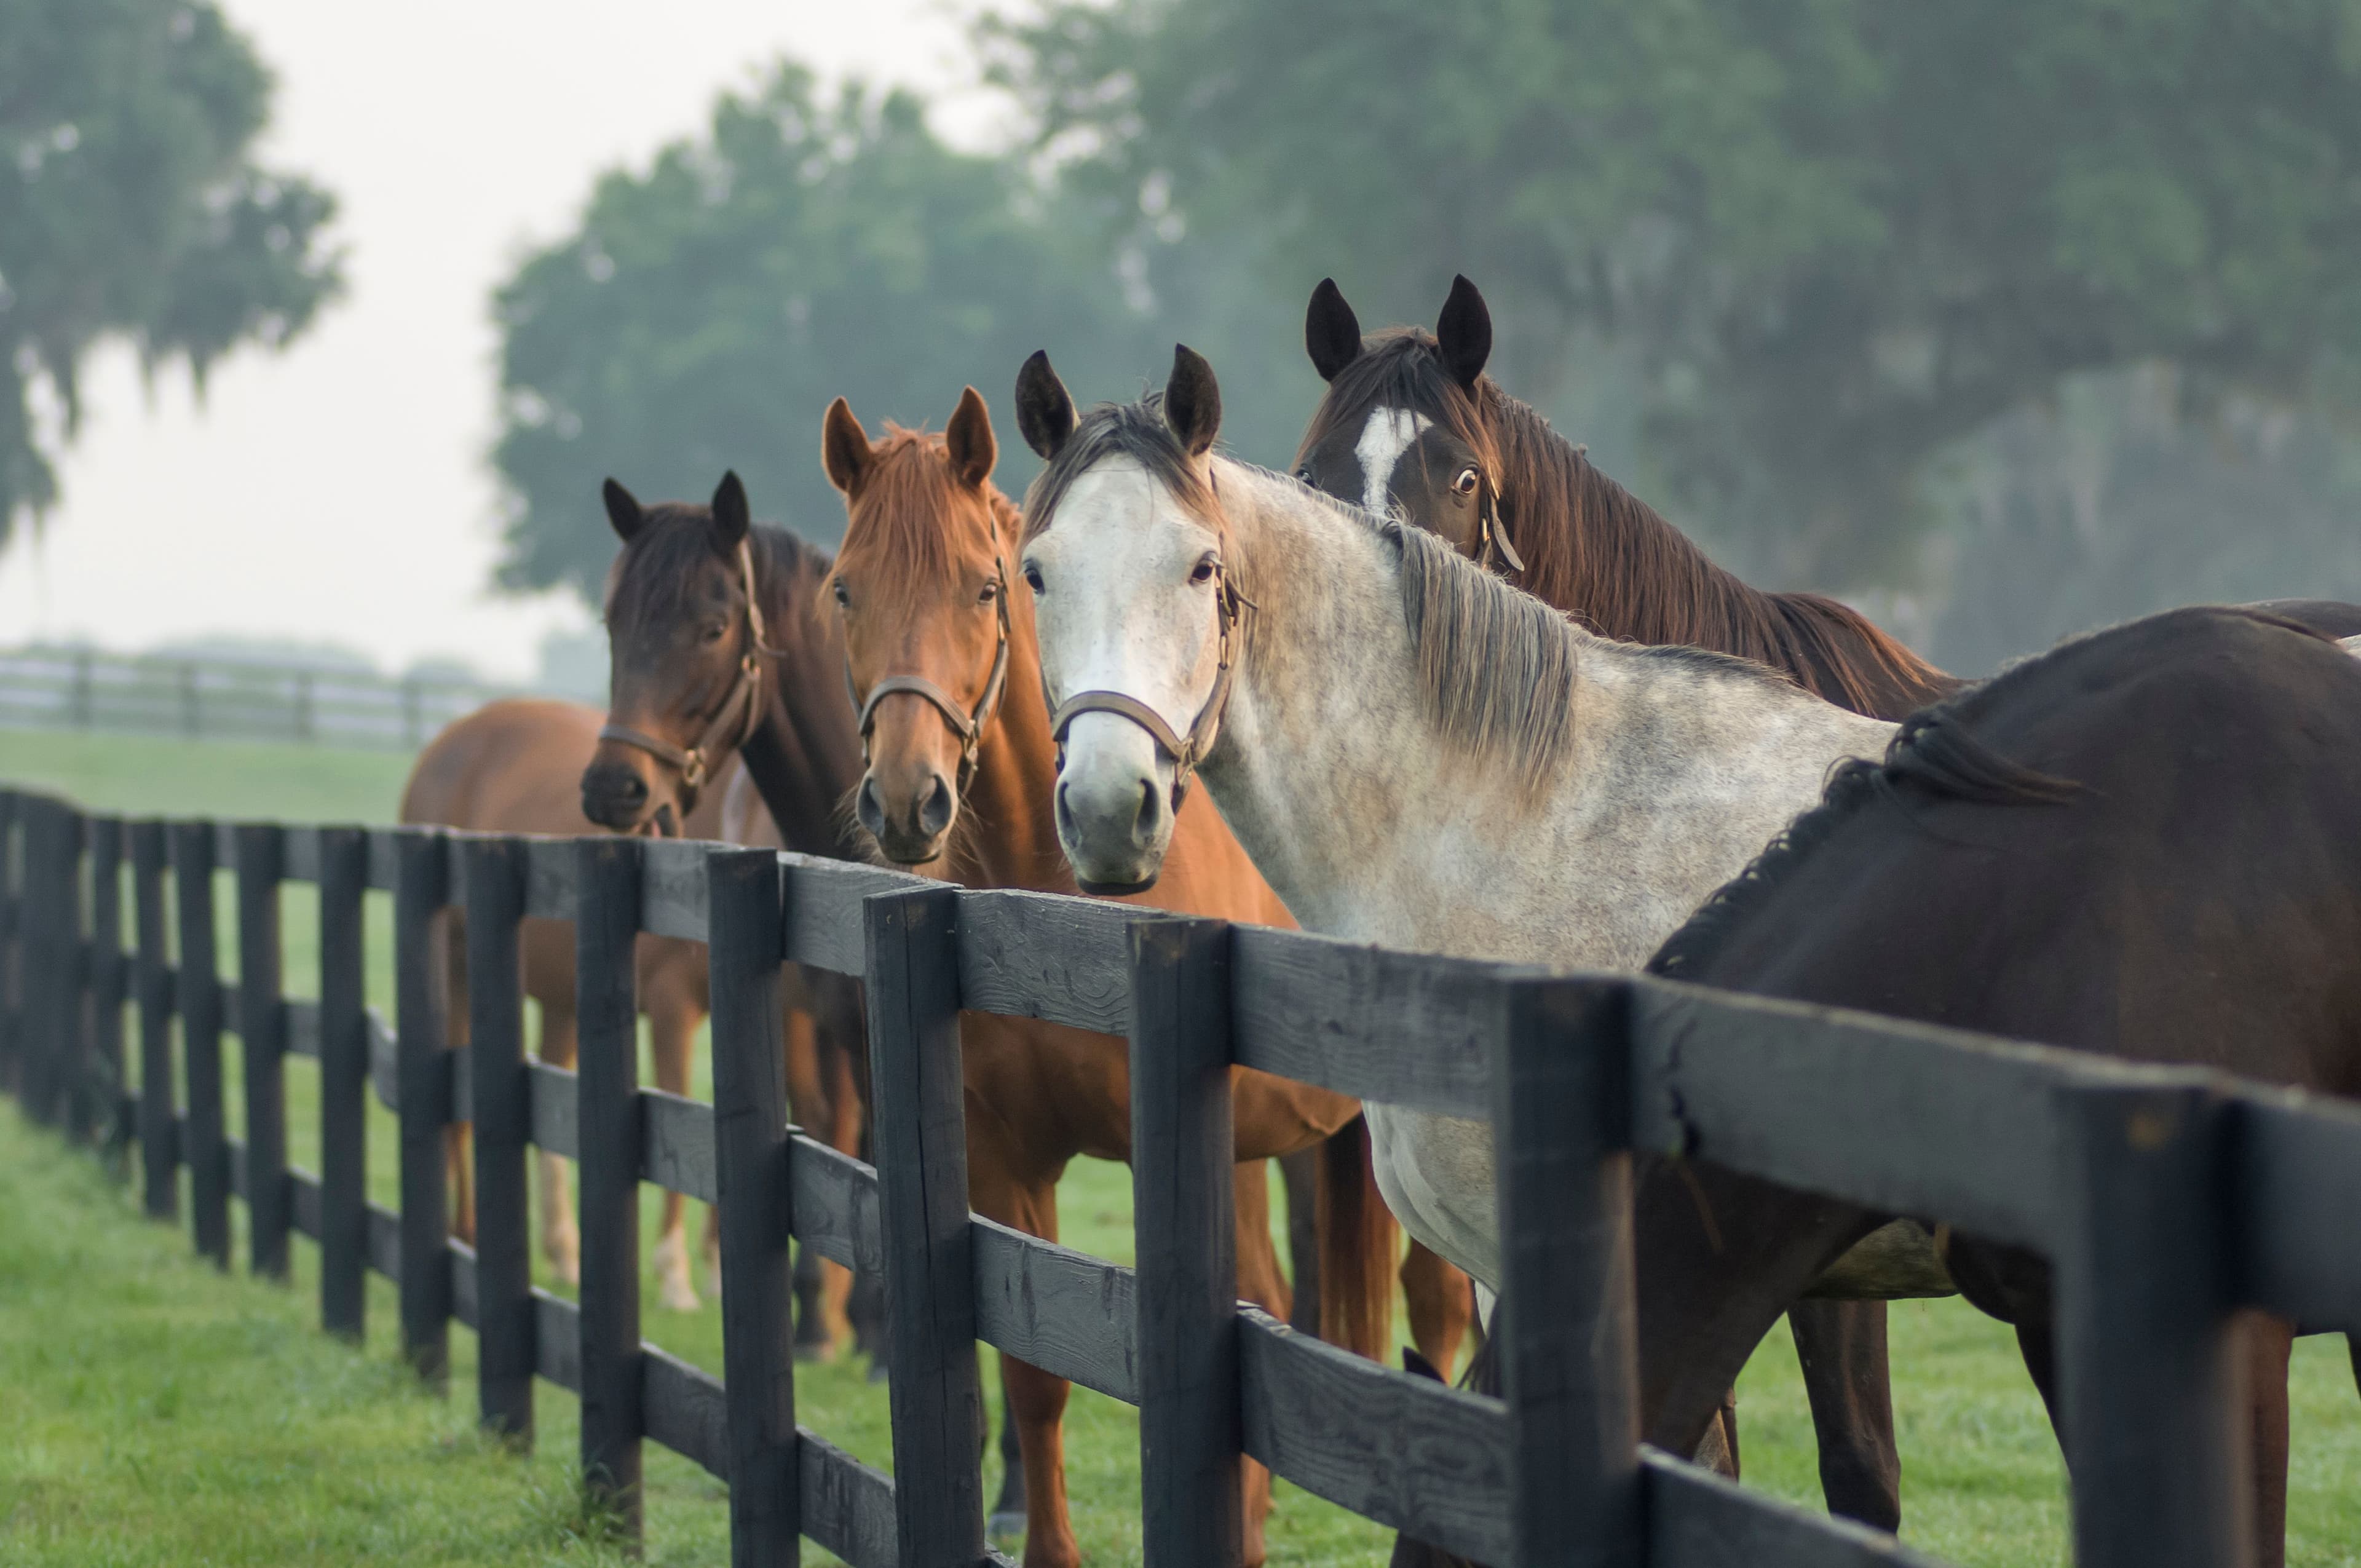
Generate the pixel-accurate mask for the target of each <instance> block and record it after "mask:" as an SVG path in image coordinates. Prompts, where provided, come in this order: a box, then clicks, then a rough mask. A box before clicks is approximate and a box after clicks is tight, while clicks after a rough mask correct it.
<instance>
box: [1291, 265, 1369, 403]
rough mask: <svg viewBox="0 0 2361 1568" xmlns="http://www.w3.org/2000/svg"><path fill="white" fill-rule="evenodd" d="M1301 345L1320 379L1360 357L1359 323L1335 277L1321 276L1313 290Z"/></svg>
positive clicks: (1326, 377)
mask: <svg viewBox="0 0 2361 1568" xmlns="http://www.w3.org/2000/svg"><path fill="white" fill-rule="evenodd" d="M1303 347H1304V351H1305V352H1306V353H1308V354H1310V355H1311V356H1312V368H1313V369H1314V370H1317V371H1319V372H1320V378H1321V379H1322V380H1323V381H1333V380H1334V379H1335V378H1336V372H1338V371H1339V370H1342V369H1343V368H1345V366H1347V365H1350V364H1351V363H1352V362H1353V361H1354V360H1356V359H1358V358H1359V357H1360V356H1361V323H1360V318H1359V317H1357V316H1356V315H1354V314H1353V307H1352V306H1350V305H1348V304H1346V303H1345V291H1343V290H1342V289H1339V288H1338V287H1336V280H1334V278H1323V279H1322V280H1320V286H1319V287H1318V288H1316V289H1314V290H1312V305H1311V308H1310V309H1309V310H1306V311H1305V312H1304V313H1303Z"/></svg>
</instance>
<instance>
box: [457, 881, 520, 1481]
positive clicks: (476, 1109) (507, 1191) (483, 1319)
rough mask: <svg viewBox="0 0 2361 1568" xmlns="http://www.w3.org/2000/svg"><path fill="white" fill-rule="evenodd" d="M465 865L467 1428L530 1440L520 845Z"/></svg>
mask: <svg viewBox="0 0 2361 1568" xmlns="http://www.w3.org/2000/svg"><path fill="white" fill-rule="evenodd" d="M460 848H461V850H464V853H463V855H462V857H461V859H462V862H463V863H464V865H465V866H466V868H467V884H466V885H467V1050H468V1053H469V1056H470V1058H471V1070H470V1073H469V1077H470V1079H471V1080H472V1081H473V1084H474V1087H475V1091H476V1092H475V1104H474V1105H473V1106H472V1107H471V1111H472V1114H471V1116H470V1118H469V1119H470V1120H471V1121H472V1122H473V1123H474V1126H475V1145H476V1158H475V1165H476V1337H477V1343H476V1398H477V1409H478V1420H480V1421H481V1422H482V1424H483V1426H484V1429H485V1430H486V1431H492V1432H497V1433H500V1434H501V1435H502V1436H504V1437H507V1438H509V1439H511V1441H514V1442H518V1443H520V1444H522V1445H523V1446H526V1447H530V1446H531V1445H532V1443H533V1368H534V1365H535V1364H536V1353H535V1351H534V1348H533V1329H534V1325H535V1321H536V1317H535V1313H534V1310H533V1221H532V1213H533V1200H532V1192H531V1190H530V1188H529V1187H528V1186H527V1185H526V1177H525V1166H526V1159H525V1151H526V1146H527V1145H528V1144H530V1143H531V1142H532V1141H533V1132H534V1125H533V1124H534V1121H535V1116H534V1111H535V1109H536V1105H535V1102H536V1101H537V1100H538V1099H539V1094H538V1092H537V1086H536V1084H535V1082H534V1080H533V1075H532V1074H531V1073H530V1071H529V1070H528V1069H526V1067H525V1054H524V965H523V959H522V950H521V948H520V947H519V940H518V927H519V926H520V925H521V923H522V921H523V919H524V869H525V868H524V861H525V856H524V846H523V845H522V843H521V842H519V841H518V840H516V839H506V838H476V837H470V838H468V839H464V840H461V841H460Z"/></svg>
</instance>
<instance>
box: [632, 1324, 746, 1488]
mask: <svg viewBox="0 0 2361 1568" xmlns="http://www.w3.org/2000/svg"><path fill="white" fill-rule="evenodd" d="M639 1367H640V1409H641V1410H642V1412H643V1413H644V1415H645V1416H646V1419H647V1435H648V1436H649V1437H651V1438H653V1439H654V1440H655V1441H656V1442H660V1443H662V1444H664V1446H665V1447H666V1448H669V1449H671V1450H672V1451H673V1452H674V1453H677V1454H679V1455H680V1456H681V1457H682V1458H684V1459H686V1460H688V1461H689V1462H690V1463H691V1464H701V1465H703V1466H704V1467H705V1471H706V1474H707V1475H711V1476H713V1477H714V1478H715V1479H717V1480H721V1481H727V1480H729V1479H730V1403H729V1398H728V1397H727V1396H726V1395H725V1394H724V1393H723V1392H722V1387H721V1380H720V1379H719V1378H718V1377H716V1376H713V1375H712V1374H711V1373H708V1372H706V1371H704V1370H703V1369H702V1368H699V1367H695V1366H691V1365H689V1364H688V1363H687V1362H686V1361H683V1360H681V1359H679V1358H678V1357H677V1356H675V1355H672V1354H667V1353H666V1352H664V1351H662V1350H659V1349H657V1348H656V1347H655V1346H654V1345H652V1344H642V1345H641V1346H640V1354H639Z"/></svg>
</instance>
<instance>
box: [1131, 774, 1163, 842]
mask: <svg viewBox="0 0 2361 1568" xmlns="http://www.w3.org/2000/svg"><path fill="white" fill-rule="evenodd" d="M1163 815H1164V794H1163V792H1162V791H1161V790H1159V789H1158V788H1157V787H1156V781H1155V780H1154V779H1148V780H1145V781H1143V782H1142V783H1141V784H1140V786H1139V816H1138V817H1137V818H1135V819H1134V821H1133V823H1132V828H1131V836H1132V839H1133V840H1134V841H1135V842H1137V843H1139V844H1148V843H1150V842H1152V841H1153V840H1154V839H1155V838H1156V826H1157V823H1158V822H1159V821H1160V820H1161V819H1162V817H1163Z"/></svg>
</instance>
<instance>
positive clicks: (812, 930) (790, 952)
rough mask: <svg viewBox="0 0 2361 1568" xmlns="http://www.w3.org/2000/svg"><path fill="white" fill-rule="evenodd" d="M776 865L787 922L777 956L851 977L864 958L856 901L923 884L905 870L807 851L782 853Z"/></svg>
mask: <svg viewBox="0 0 2361 1568" xmlns="http://www.w3.org/2000/svg"><path fill="white" fill-rule="evenodd" d="M779 864H780V865H781V866H782V867H783V868H784V870H785V877H786V883H787V925H786V929H785V932H784V933H783V939H782V943H781V948H780V954H779V956H780V957H781V958H783V959H787V960H788V961H790V962H793V963H804V964H810V965H812V966H813V967H815V968H817V969H824V970H833V971H834V972H836V973H838V974H849V975H852V976H855V977H856V978H857V977H858V976H859V975H860V974H861V972H862V967H861V966H862V964H864V963H866V962H867V961H868V956H867V954H866V952H865V951H864V950H863V948H862V929H863V927H862V913H861V905H862V900H864V899H866V898H868V897H870V896H871V895H872V894H880V893H907V892H909V891H911V890H912V889H914V888H923V887H926V886H928V885H929V883H928V882H927V881H926V879H925V878H923V877H915V876H912V875H910V874H909V873H908V872H891V871H887V870H885V869H884V867H882V866H862V865H855V864H853V863H852V862H851V861H829V860H821V859H818V858H817V857H815V856H811V855H788V854H783V855H781V856H780V857H779Z"/></svg>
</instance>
